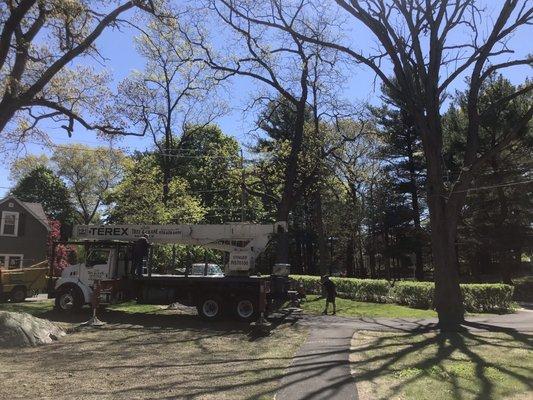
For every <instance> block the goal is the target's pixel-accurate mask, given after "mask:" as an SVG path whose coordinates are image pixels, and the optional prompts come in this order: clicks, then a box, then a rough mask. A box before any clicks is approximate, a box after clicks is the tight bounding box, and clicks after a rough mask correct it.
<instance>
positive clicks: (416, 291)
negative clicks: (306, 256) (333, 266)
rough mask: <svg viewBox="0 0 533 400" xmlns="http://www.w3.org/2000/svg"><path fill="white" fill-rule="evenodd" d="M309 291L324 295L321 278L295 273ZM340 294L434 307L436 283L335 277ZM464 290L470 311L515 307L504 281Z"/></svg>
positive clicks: (298, 280) (424, 307)
mask: <svg viewBox="0 0 533 400" xmlns="http://www.w3.org/2000/svg"><path fill="white" fill-rule="evenodd" d="M291 278H292V279H293V280H294V281H297V282H299V283H301V284H302V285H303V287H304V289H305V291H306V292H307V293H313V294H320V293H321V285H320V277H318V276H308V275H291ZM331 279H332V281H333V282H334V283H335V285H336V286H337V294H338V296H339V297H342V298H347V299H352V300H357V301H367V302H372V303H384V302H386V301H387V300H391V301H393V302H395V303H397V304H401V305H404V306H408V307H412V308H422V309H431V308H433V297H434V293H435V285H434V284H433V283H432V282H412V281H397V282H396V283H395V284H394V286H391V285H390V284H389V282H388V281H386V280H385V279H356V278H331ZM461 292H462V294H463V301H464V306H465V309H466V311H469V312H491V311H502V310H508V309H510V308H511V301H512V298H513V287H512V286H510V285H504V284H500V283H490V284H473V283H469V284H462V285H461Z"/></svg>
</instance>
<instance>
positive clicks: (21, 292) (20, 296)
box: [10, 286, 26, 303]
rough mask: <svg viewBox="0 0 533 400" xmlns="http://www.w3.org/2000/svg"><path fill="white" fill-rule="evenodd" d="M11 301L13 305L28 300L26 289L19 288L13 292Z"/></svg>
mask: <svg viewBox="0 0 533 400" xmlns="http://www.w3.org/2000/svg"><path fill="white" fill-rule="evenodd" d="M10 298H11V301H12V302H13V303H21V302H23V301H24V300H25V299H26V288H25V287H23V286H17V287H16V288H14V289H13V290H12V291H11V296H10Z"/></svg>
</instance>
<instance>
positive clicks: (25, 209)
mask: <svg viewBox="0 0 533 400" xmlns="http://www.w3.org/2000/svg"><path fill="white" fill-rule="evenodd" d="M10 205H11V206H10ZM3 211H10V212H18V213H19V219H18V234H17V236H16V237H13V236H3V235H1V232H0V254H22V255H24V261H23V265H24V266H29V265H33V264H36V263H39V262H41V261H44V260H46V258H47V249H46V241H47V238H48V229H47V226H45V225H43V223H42V220H43V219H45V218H46V215H45V214H44V211H42V207H41V205H40V204H38V203H27V204H26V203H24V206H22V205H21V204H20V203H19V202H18V201H16V200H14V199H13V198H12V197H11V198H10V197H8V198H6V199H2V200H0V217H1V215H2V212H3ZM30 211H31V212H30ZM44 222H45V224H46V225H48V223H47V221H44Z"/></svg>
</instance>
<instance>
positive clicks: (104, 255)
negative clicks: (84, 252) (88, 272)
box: [85, 249, 109, 267]
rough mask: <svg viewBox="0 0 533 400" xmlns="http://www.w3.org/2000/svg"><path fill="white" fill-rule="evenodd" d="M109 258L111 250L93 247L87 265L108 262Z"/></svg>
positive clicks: (91, 265)
mask: <svg viewBox="0 0 533 400" xmlns="http://www.w3.org/2000/svg"><path fill="white" fill-rule="evenodd" d="M108 259H109V250H106V249H93V250H91V252H90V253H89V255H88V256H87V262H86V263H85V266H87V267H93V266H95V265H102V264H107V260H108Z"/></svg>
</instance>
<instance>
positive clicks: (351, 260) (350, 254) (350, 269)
mask: <svg viewBox="0 0 533 400" xmlns="http://www.w3.org/2000/svg"><path fill="white" fill-rule="evenodd" d="M354 245H355V239H354V237H353V236H350V238H349V239H348V242H347V243H346V261H345V268H346V276H348V277H350V278H351V277H354V276H355V252H354Z"/></svg>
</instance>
